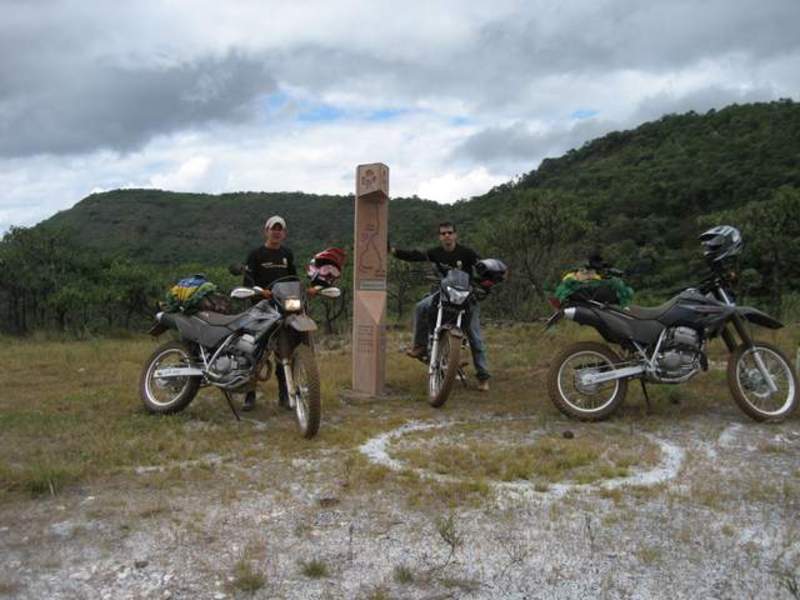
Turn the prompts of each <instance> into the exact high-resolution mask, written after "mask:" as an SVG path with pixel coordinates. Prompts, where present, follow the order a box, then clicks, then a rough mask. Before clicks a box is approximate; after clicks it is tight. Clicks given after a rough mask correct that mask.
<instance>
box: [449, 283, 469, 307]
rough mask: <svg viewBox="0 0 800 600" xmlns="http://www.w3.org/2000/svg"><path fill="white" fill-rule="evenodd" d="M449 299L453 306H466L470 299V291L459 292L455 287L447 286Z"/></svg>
mask: <svg viewBox="0 0 800 600" xmlns="http://www.w3.org/2000/svg"><path fill="white" fill-rule="evenodd" d="M447 297H448V298H450V302H452V303H453V304H464V302H466V301H467V298H468V297H469V290H457V289H456V288H454V287H450V286H449V285H448V286H447Z"/></svg>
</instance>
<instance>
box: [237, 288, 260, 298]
mask: <svg viewBox="0 0 800 600" xmlns="http://www.w3.org/2000/svg"><path fill="white" fill-rule="evenodd" d="M256 292H257V289H251V288H246V287H237V288H233V289H232V290H231V298H239V299H240V300H241V299H244V298H252V297H253V296H255V295H256Z"/></svg>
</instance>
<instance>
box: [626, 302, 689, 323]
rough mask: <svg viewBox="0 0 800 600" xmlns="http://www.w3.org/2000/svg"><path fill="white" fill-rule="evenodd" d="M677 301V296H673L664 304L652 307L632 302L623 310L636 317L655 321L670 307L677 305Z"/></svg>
mask: <svg viewBox="0 0 800 600" xmlns="http://www.w3.org/2000/svg"><path fill="white" fill-rule="evenodd" d="M677 301H678V300H677V298H673V299H672V300H668V301H666V302H665V303H664V304H660V305H659V306H652V307H647V306H636V305H633V304H631V305H630V306H628V307H626V308H625V309H624V311H623V312H625V313H626V314H628V315H630V316H631V317H633V318H635V319H641V320H645V321H654V320H656V319H658V318H659V317H660V316H661V315H663V314H664V313H665V312H667V311H668V310H669V309H670V308H672V307H673V306H675V303H676V302H677Z"/></svg>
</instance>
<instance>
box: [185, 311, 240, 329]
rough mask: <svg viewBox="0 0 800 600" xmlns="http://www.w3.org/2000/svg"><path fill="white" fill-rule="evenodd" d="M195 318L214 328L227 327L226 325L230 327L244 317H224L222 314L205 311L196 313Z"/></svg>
mask: <svg viewBox="0 0 800 600" xmlns="http://www.w3.org/2000/svg"><path fill="white" fill-rule="evenodd" d="M195 317H197V318H199V319H201V320H203V321H205V322H206V323H208V324H209V325H213V326H214V327H225V326H226V325H230V324H231V323H233V322H234V321H237V320H238V319H240V318H241V317H242V315H241V314H238V315H223V314H222V313H216V312H211V311H208V310H203V311H200V312H198V313H196V314H195Z"/></svg>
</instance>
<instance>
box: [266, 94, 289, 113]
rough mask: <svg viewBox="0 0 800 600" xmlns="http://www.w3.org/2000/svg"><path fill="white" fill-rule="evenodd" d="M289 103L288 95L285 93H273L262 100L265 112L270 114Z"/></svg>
mask: <svg viewBox="0 0 800 600" xmlns="http://www.w3.org/2000/svg"><path fill="white" fill-rule="evenodd" d="M287 102H289V95H288V94H286V93H285V92H274V93H272V94H270V95H269V96H267V97H266V98H265V99H264V106H265V108H266V109H267V111H269V112H272V111H275V110H278V109H279V108H282V107H283V106H284V105H285V104H286V103H287Z"/></svg>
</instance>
